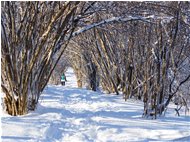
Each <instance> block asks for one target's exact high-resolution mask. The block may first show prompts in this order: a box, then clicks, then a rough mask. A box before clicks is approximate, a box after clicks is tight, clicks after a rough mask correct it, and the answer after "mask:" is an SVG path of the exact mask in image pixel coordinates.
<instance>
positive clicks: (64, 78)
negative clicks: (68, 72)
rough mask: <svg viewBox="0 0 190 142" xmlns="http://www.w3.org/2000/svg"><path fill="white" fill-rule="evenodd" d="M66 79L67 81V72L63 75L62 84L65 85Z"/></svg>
mask: <svg viewBox="0 0 190 142" xmlns="http://www.w3.org/2000/svg"><path fill="white" fill-rule="evenodd" d="M65 81H67V79H66V76H65V74H64V73H63V74H62V76H61V85H63V86H65Z"/></svg>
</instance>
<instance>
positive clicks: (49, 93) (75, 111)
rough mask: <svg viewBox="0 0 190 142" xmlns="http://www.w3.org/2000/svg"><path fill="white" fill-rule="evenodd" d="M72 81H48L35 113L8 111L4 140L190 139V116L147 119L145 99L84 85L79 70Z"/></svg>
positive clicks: (100, 141)
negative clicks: (79, 83) (80, 84)
mask: <svg viewBox="0 0 190 142" xmlns="http://www.w3.org/2000/svg"><path fill="white" fill-rule="evenodd" d="M66 76H67V80H68V82H66V86H61V85H58V86H54V85H48V87H46V89H45V91H44V92H43V95H42V97H41V100H40V104H39V106H38V108H37V110H36V111H35V112H30V113H29V114H28V115H26V116H17V117H12V116H8V115H6V114H3V116H2V137H1V138H2V141H3V142H14V141H17V142H26V141H31V142H39V141H40V142H55V141H57V142H65V141H66V142H67V141H68V142H93V141H97V142H106V141H120V142H123V141H155V140H159V141H164V140H167V141H168V140H176V141H188V140H189V137H190V121H189V120H190V117H189V116H183V115H182V116H181V117H176V116H175V114H174V113H173V108H172V107H173V106H171V107H170V108H169V109H168V111H167V115H166V117H162V118H159V119H157V120H146V119H144V118H142V117H141V116H142V110H143V104H142V103H141V102H138V101H135V100H128V101H127V102H124V100H123V99H122V96H121V95H119V96H116V95H107V94H101V93H98V92H93V91H89V90H85V89H78V88H76V87H77V84H76V78H75V77H74V75H73V71H72V70H71V69H69V71H68V72H67V73H66Z"/></svg>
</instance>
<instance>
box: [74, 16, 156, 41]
mask: <svg viewBox="0 0 190 142" xmlns="http://www.w3.org/2000/svg"><path fill="white" fill-rule="evenodd" d="M151 18H153V17H150V16H149V17H132V16H129V17H127V18H123V17H112V18H110V19H106V20H102V21H101V22H98V23H93V24H91V25H88V26H86V27H83V28H81V29H79V30H78V31H75V32H74V33H73V34H72V37H74V36H77V35H79V34H81V33H83V32H85V31H88V30H90V29H92V28H94V27H98V26H101V25H104V24H109V23H112V22H128V21H132V20H141V21H144V22H149V23H150V21H149V20H150V19H151ZM151 23H152V22H151Z"/></svg>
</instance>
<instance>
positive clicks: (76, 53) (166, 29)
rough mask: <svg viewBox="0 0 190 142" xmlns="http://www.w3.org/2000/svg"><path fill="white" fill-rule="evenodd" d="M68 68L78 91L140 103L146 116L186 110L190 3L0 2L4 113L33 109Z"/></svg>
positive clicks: (189, 79)
mask: <svg viewBox="0 0 190 142" xmlns="http://www.w3.org/2000/svg"><path fill="white" fill-rule="evenodd" d="M68 67H71V68H73V70H74V73H75V76H76V78H77V85H78V87H79V88H83V87H86V88H87V89H89V90H93V91H98V90H102V91H105V92H107V93H108V94H110V95H113V94H115V95H123V99H124V100H125V101H128V99H131V98H133V99H136V100H140V101H142V102H143V105H144V106H143V112H142V115H143V117H145V118H148V117H152V118H154V119H156V118H157V117H159V116H161V115H163V114H164V112H165V110H166V109H167V107H168V105H169V104H170V103H174V104H175V105H177V106H178V107H177V108H176V109H175V110H174V111H176V113H177V114H178V116H180V112H179V110H180V109H181V108H184V109H185V111H186V112H188V111H189V106H190V2H189V1H186V2H182V1H180V2H171V1H168V2H153V1H152V2H116V1H115V2H112V1H106V2H103V1H101V2H95V1H94V2H93V1H90V2H86V1H82V2H79V1H78V2H73V1H72V2H70V1H67V2H63V1H62V2H58V1H53V2H52V1H38V2H10V1H9V2H8V1H7V2H1V89H2V92H3V93H4V94H5V95H4V98H3V102H2V104H3V106H4V108H5V110H6V112H7V113H8V114H10V115H13V116H15V115H26V114H27V113H28V112H29V111H35V109H36V107H37V104H38V102H39V99H40V97H41V94H42V92H43V91H44V89H45V88H46V86H47V84H57V85H58V84H59V78H60V75H61V74H62V73H63V72H65V71H66V70H67V69H68Z"/></svg>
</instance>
